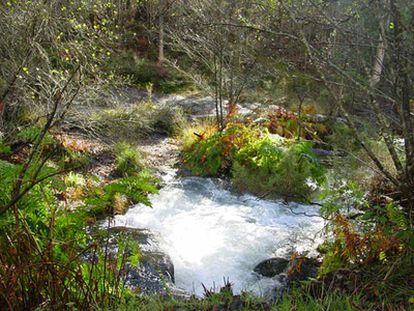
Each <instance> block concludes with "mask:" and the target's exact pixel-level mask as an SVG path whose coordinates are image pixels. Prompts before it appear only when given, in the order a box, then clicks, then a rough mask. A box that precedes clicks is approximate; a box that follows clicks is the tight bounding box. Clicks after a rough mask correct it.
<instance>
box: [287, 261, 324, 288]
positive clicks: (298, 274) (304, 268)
mask: <svg viewBox="0 0 414 311" xmlns="http://www.w3.org/2000/svg"><path fill="white" fill-rule="evenodd" d="M298 260H301V261H302V262H301V264H300V265H298V263H299V262H298ZM297 265H298V268H297V269H292V267H295V266H297ZM320 265H321V263H320V262H319V261H318V260H317V259H316V258H309V257H302V258H297V259H295V260H294V261H293V262H292V263H291V264H290V265H289V266H290V267H289V270H290V273H289V274H288V277H289V281H291V282H300V281H305V280H307V279H308V278H316V276H317V275H318V269H319V267H320Z"/></svg>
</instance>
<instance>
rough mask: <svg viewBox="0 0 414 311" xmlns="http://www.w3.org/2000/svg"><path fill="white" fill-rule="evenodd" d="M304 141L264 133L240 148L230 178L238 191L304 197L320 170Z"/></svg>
mask: <svg viewBox="0 0 414 311" xmlns="http://www.w3.org/2000/svg"><path fill="white" fill-rule="evenodd" d="M311 147H312V143H311V142H308V141H301V142H292V141H287V140H284V139H281V138H276V139H275V138H274V136H273V135H266V136H264V137H263V138H261V139H260V140H257V141H256V142H254V143H252V144H248V145H246V146H244V147H243V148H242V149H240V150H239V151H238V152H237V153H236V156H235V162H234V165H233V168H232V179H233V182H234V184H235V186H236V187H237V188H238V189H239V190H242V191H249V192H252V193H254V194H269V195H272V194H278V195H283V196H287V197H290V198H294V199H305V198H307V197H308V196H309V195H310V194H311V193H312V190H313V189H312V186H311V185H310V182H315V183H317V184H320V183H321V182H322V181H323V179H324V170H323V169H322V166H321V165H320V164H319V161H318V159H317V158H316V156H315V155H314V153H313V152H312V148H311Z"/></svg>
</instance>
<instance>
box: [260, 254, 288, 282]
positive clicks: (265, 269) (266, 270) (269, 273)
mask: <svg viewBox="0 0 414 311" xmlns="http://www.w3.org/2000/svg"><path fill="white" fill-rule="evenodd" d="M288 265H289V260H287V259H285V258H280V257H275V258H270V259H266V260H263V261H262V262H260V263H259V264H258V265H256V267H254V269H253V271H254V272H256V273H257V274H260V275H262V276H265V277H268V278H272V277H274V276H276V275H278V274H280V273H283V272H286V270H287V267H288Z"/></svg>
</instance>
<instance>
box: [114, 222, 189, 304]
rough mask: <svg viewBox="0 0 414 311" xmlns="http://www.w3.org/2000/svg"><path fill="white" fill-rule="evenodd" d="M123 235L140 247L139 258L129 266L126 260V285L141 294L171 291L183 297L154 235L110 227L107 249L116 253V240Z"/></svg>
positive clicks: (170, 266)
mask: <svg viewBox="0 0 414 311" xmlns="http://www.w3.org/2000/svg"><path fill="white" fill-rule="evenodd" d="M121 237H123V238H127V239H132V240H133V241H136V242H137V243H138V245H139V249H140V254H141V256H140V260H139V262H138V264H137V265H132V264H131V262H129V261H128V260H127V262H126V264H125V268H126V280H125V281H126V285H127V286H128V287H130V288H132V289H135V290H137V291H139V292H140V293H141V294H161V295H167V294H172V295H173V296H179V297H183V296H186V295H185V293H184V291H182V290H180V289H179V288H177V287H176V286H175V285H174V282H175V279H174V265H173V263H172V261H171V258H170V257H169V256H168V255H167V254H165V253H163V252H161V251H160V250H159V247H158V245H157V242H156V239H155V237H154V235H153V234H152V233H151V232H150V231H149V230H145V229H135V228H128V227H112V228H110V229H109V245H108V246H109V247H108V249H109V252H110V253H111V254H113V255H116V252H117V245H118V240H119V239H120V238H121Z"/></svg>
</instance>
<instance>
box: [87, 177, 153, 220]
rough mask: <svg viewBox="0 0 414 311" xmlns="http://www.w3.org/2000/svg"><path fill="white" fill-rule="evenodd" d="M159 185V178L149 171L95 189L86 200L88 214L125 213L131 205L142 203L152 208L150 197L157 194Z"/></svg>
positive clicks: (97, 215) (96, 215) (98, 215)
mask: <svg viewBox="0 0 414 311" xmlns="http://www.w3.org/2000/svg"><path fill="white" fill-rule="evenodd" d="M157 185H158V179H157V178H155V177H154V176H153V175H152V174H151V173H150V172H148V171H142V172H140V173H138V174H136V175H133V176H129V177H124V178H120V179H117V180H115V181H113V182H112V183H110V184H107V185H105V186H104V187H103V188H102V187H95V188H94V189H92V190H91V192H90V194H89V196H88V197H87V198H86V200H85V203H86V206H87V208H88V214H89V215H92V216H94V217H102V216H106V215H108V214H114V213H123V212H125V209H126V208H127V207H128V206H130V205H131V204H138V203H142V204H145V205H148V206H150V205H151V202H150V200H149V198H148V195H149V194H152V193H157V191H158V188H157Z"/></svg>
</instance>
